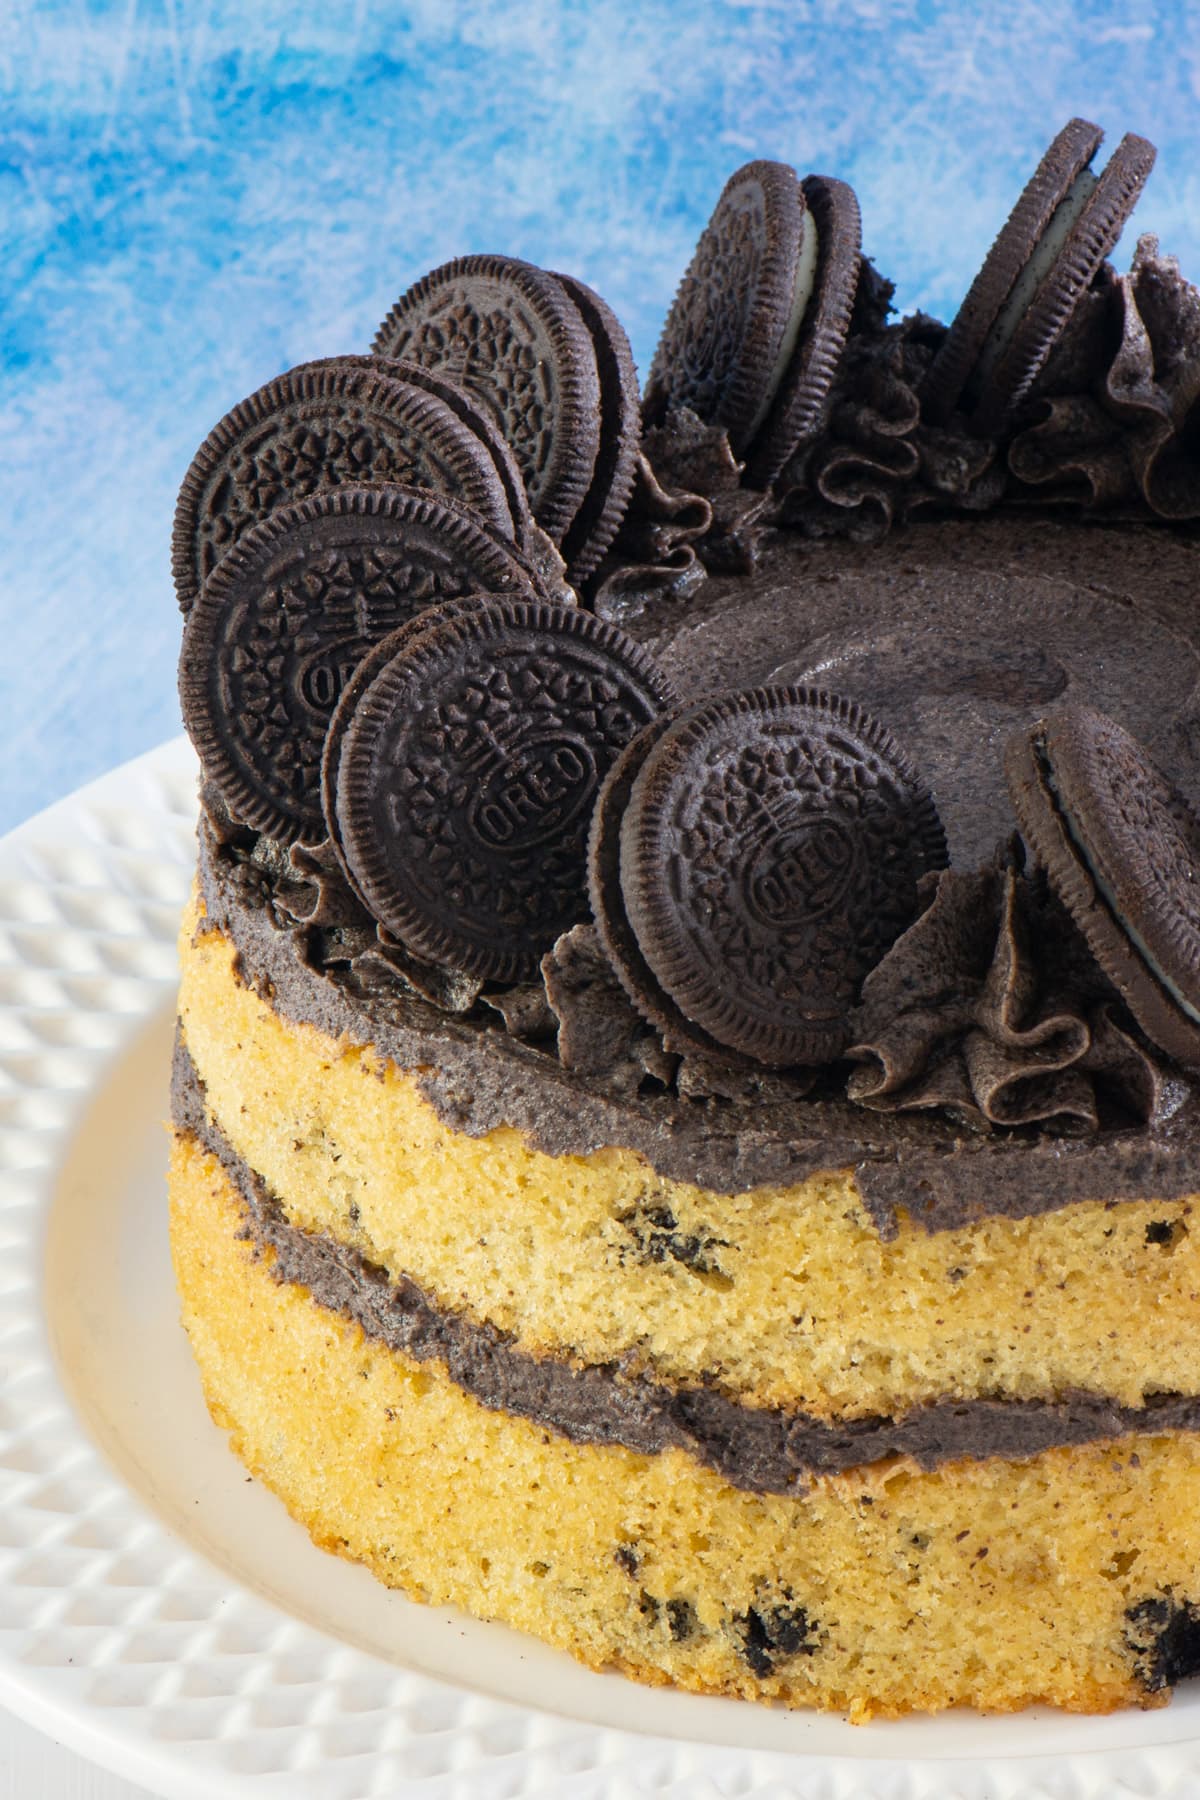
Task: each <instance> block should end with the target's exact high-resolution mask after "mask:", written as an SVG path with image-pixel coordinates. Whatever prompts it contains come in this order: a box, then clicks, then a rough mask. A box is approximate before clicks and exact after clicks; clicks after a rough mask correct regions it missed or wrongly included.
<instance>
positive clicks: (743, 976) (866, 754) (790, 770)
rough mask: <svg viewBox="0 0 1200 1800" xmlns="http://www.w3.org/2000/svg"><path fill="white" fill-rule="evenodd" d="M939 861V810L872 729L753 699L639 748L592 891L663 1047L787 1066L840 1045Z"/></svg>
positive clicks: (599, 853)
mask: <svg viewBox="0 0 1200 1800" xmlns="http://www.w3.org/2000/svg"><path fill="white" fill-rule="evenodd" d="M945 862H946V846H945V838H944V835H943V833H942V828H941V824H940V821H939V820H938V816H937V811H936V808H935V806H934V804H933V800H932V798H931V797H930V795H929V793H928V792H927V791H926V789H925V787H924V785H923V784H922V782H921V781H920V778H919V777H918V775H917V774H916V771H915V770H914V769H913V767H912V765H911V764H910V763H909V762H908V759H907V758H906V757H905V756H904V754H903V753H902V751H901V750H900V749H899V748H898V746H897V745H896V743H895V741H894V740H893V738H892V736H891V734H890V733H889V732H888V731H887V730H886V729H885V728H884V727H883V726H882V725H880V724H879V723H878V722H877V721H876V720H874V719H872V718H870V717H869V715H867V714H866V713H865V712H864V711H863V710H862V708H861V707H859V706H858V705H857V704H856V703H855V702H853V701H849V700H843V699H839V698H838V697H836V696H834V695H830V694H826V693H823V692H821V691H820V690H817V689H813V688H757V689H751V690H748V691H745V692H742V693H734V694H728V695H718V696H716V697H714V698H712V699H709V700H704V701H701V702H699V703H698V704H695V705H692V706H689V707H687V708H685V709H683V710H682V711H680V712H678V713H676V714H675V715H674V716H673V717H672V718H671V719H670V720H668V721H666V722H665V723H663V722H661V721H660V722H659V724H657V725H656V726H654V727H652V728H651V729H650V730H649V731H647V732H645V733H643V735H642V736H641V737H640V738H639V739H638V740H637V742H636V744H635V745H633V746H631V748H630V750H629V751H628V752H627V753H626V755H625V757H624V758H622V760H621V762H620V763H619V764H618V765H617V767H616V768H615V769H614V771H613V773H612V775H611V776H610V779H609V784H608V785H607V786H606V788H605V790H604V792H603V794H602V797H601V801H600V804H599V807H598V808H597V815H596V823H595V825H594V828H593V833H592V841H591V849H590V858H589V879H590V882H591V892H592V904H593V911H594V912H595V914H596V918H597V924H598V928H599V931H600V935H601V939H602V941H603V943H604V944H605V948H606V950H607V952H608V954H609V956H610V957H611V959H612V962H613V966H614V968H615V970H616V972H617V974H618V977H619V978H620V980H621V982H622V984H623V985H624V986H625V987H626V989H627V991H628V993H629V995H630V998H631V999H632V1000H633V1002H634V1004H635V1005H636V1006H637V1007H638V1008H639V1010H641V1011H642V1012H643V1013H644V1015H645V1016H646V1017H647V1018H649V1019H650V1020H651V1022H652V1023H654V1024H656V1025H657V1026H659V1028H660V1029H661V1030H662V1031H663V1032H664V1035H665V1040H666V1042H667V1043H668V1045H669V1046H670V1047H671V1048H673V1049H687V1048H694V1049H708V1050H710V1051H711V1048H712V1046H713V1045H714V1044H715V1045H716V1046H719V1047H721V1049H723V1050H724V1052H726V1053H728V1052H733V1054H734V1055H735V1057H737V1058H739V1059H748V1060H752V1061H755V1062H760V1063H765V1064H768V1065H770V1066H773V1067H787V1066H789V1065H808V1064H817V1063H822V1062H828V1061H831V1060H832V1059H834V1058H835V1057H837V1056H838V1055H839V1054H840V1052H841V1051H842V1050H843V1049H844V1048H845V1046H846V1044H847V1042H848V1041H849V1039H848V1033H849V1029H850V1027H849V1011H850V1008H851V1007H852V1006H853V1005H854V1004H855V1002H856V1000H857V998H858V991H859V987H860V985H861V983H862V980H863V977H864V976H865V975H866V974H867V973H868V972H869V971H870V970H871V969H872V968H873V967H874V966H875V964H876V963H877V962H878V961H879V960H880V958H881V957H882V956H883V955H884V953H885V952H886V951H887V950H888V949H889V948H890V946H891V945H892V943H893V942H894V941H895V939H896V938H897V937H899V935H900V933H901V932H902V931H904V930H905V929H906V928H907V926H908V925H909V924H911V922H912V920H913V918H914V917H915V915H916V911H917V905H918V900H917V883H918V881H919V880H920V878H921V876H922V875H924V874H925V873H927V872H928V871H929V870H930V869H937V868H942V867H944V866H945Z"/></svg>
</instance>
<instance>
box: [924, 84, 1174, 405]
mask: <svg viewBox="0 0 1200 1800" xmlns="http://www.w3.org/2000/svg"><path fill="white" fill-rule="evenodd" d="M1103 135H1104V134H1103V132H1102V131H1101V130H1100V128H1099V127H1098V126H1096V125H1092V124H1090V123H1089V122H1088V121H1087V120H1086V119H1072V120H1071V121H1070V123H1069V124H1067V125H1066V126H1064V128H1063V130H1062V131H1060V132H1059V133H1058V136H1057V137H1056V138H1055V139H1054V141H1053V143H1052V144H1051V145H1050V148H1049V149H1048V150H1047V152H1046V154H1045V156H1043V158H1042V160H1041V162H1040V163H1039V164H1038V167H1037V169H1036V170H1035V171H1034V174H1033V176H1032V178H1031V179H1030V181H1029V182H1028V183H1027V185H1026V187H1025V189H1024V191H1023V192H1022V194H1021V197H1020V199H1019V200H1018V202H1017V204H1016V206H1015V207H1014V208H1013V211H1012V213H1011V214H1010V215H1009V218H1008V220H1007V221H1006V223H1005V225H1004V227H1003V229H1002V230H1001V232H1000V234H999V236H998V237H997V239H996V241H995V243H994V244H993V245H992V248H991V250H990V251H989V253H988V256H987V258H986V260H985V262H984V264H983V267H982V268H981V269H980V271H979V274H978V275H977V276H976V277H975V280H974V282H973V283H972V284H971V288H970V290H969V292H968V294H967V297H966V300H965V301H964V302H963V304H962V306H961V307H960V309H959V312H958V314H957V316H956V317H955V319H954V322H953V323H952V325H951V326H950V329H949V331H948V332H947V334H946V337H945V339H944V340H943V343H942V345H941V347H940V349H939V351H938V354H937V356H936V357H935V358H934V360H933V362H932V364H931V365H930V368H929V371H928V374H927V375H926V378H925V382H924V384H923V388H922V395H921V399H922V407H923V410H924V412H925V416H926V417H927V418H928V419H929V420H930V421H931V422H933V423H935V424H942V423H945V421H946V420H947V419H948V418H949V417H950V415H951V413H952V412H953V411H954V410H955V409H956V408H957V409H958V410H960V411H962V412H964V413H966V414H967V415H968V416H969V418H970V420H971V422H972V424H973V426H974V427H975V428H976V429H977V430H979V431H981V432H984V433H988V432H992V431H997V430H999V429H1000V428H1001V426H1002V425H1003V424H1004V421H1005V419H1006V418H1007V417H1008V415H1009V414H1010V413H1011V412H1012V411H1013V410H1014V409H1015V408H1016V407H1017V406H1018V405H1019V404H1020V402H1021V401H1022V400H1023V399H1024V398H1025V396H1026V394H1027V393H1028V392H1029V390H1030V388H1031V387H1032V386H1033V383H1034V381H1035V380H1036V379H1037V376H1038V375H1039V373H1040V372H1041V370H1042V368H1043V367H1044V365H1045V363H1046V360H1047V358H1048V357H1049V355H1050V352H1051V351H1052V350H1053V348H1054V346H1055V344H1056V343H1057V342H1058V339H1059V337H1060V336H1061V335H1062V332H1063V330H1064V328H1065V327H1066V325H1067V323H1068V321H1069V320H1070V318H1071V315H1072V313H1073V312H1074V310H1075V307H1076V306H1077V304H1078V302H1079V301H1080V299H1081V298H1082V296H1083V295H1084V293H1086V291H1087V289H1088V288H1089V286H1090V285H1091V283H1092V281H1093V280H1094V279H1095V276H1096V275H1097V273H1098V271H1099V269H1100V265H1101V264H1102V262H1103V261H1104V259H1105V257H1106V256H1107V255H1108V253H1109V252H1110V250H1111V249H1112V248H1113V246H1114V244H1115V243H1116V241H1117V239H1118V237H1119V236H1120V235H1121V228H1122V226H1123V225H1124V223H1125V220H1126V219H1127V218H1128V216H1129V214H1130V212H1131V211H1132V210H1133V207H1134V204H1135V203H1136V201H1137V197H1138V195H1139V194H1140V193H1141V190H1142V188H1143V187H1144V185H1145V183H1146V180H1147V178H1148V176H1149V174H1150V171H1151V169H1152V168H1153V167H1154V159H1155V150H1154V146H1153V145H1152V144H1150V143H1148V142H1147V140H1146V139H1145V138H1141V137H1136V136H1134V135H1133V134H1132V133H1130V134H1127V135H1126V136H1125V137H1123V138H1122V139H1121V142H1120V143H1119V144H1118V146H1117V149H1116V151H1115V152H1114V154H1113V156H1112V158H1111V160H1110V161H1109V163H1108V164H1107V166H1106V167H1105V169H1104V170H1103V171H1102V173H1101V174H1099V175H1096V174H1094V173H1093V171H1092V169H1091V160H1092V157H1093V156H1094V155H1095V153H1096V150H1097V149H1098V147H1099V145H1100V141H1101V139H1102V137H1103Z"/></svg>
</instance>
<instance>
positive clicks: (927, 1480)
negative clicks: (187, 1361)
mask: <svg viewBox="0 0 1200 1800" xmlns="http://www.w3.org/2000/svg"><path fill="white" fill-rule="evenodd" d="M171 1199H172V1247H173V1254H174V1258H175V1266H176V1270H177V1274H178V1278H179V1283H180V1292H181V1296H182V1303H183V1318H184V1323H185V1326H186V1327H187V1330H188V1333H189V1336H190V1339H191V1343H192V1348H193V1351H194V1353H195V1355H196V1359H197V1362H198V1364H199V1366H200V1370H201V1374H202V1378H203V1381H204V1385H205V1392H206V1396H207V1398H208V1402H209V1406H210V1409H211V1410H212V1411H213V1414H214V1417H215V1418H216V1419H217V1420H218V1422H219V1423H221V1424H222V1425H224V1426H225V1427H226V1428H227V1429H228V1430H230V1432H231V1434H232V1440H233V1443H234V1445H235V1447H236V1449H237V1451H238V1454H239V1455H240V1456H241V1457H242V1459H243V1460H244V1461H245V1462H246V1464H247V1465H248V1466H249V1467H250V1468H251V1470H252V1471H253V1472H254V1473H256V1474H257V1475H259V1476H260V1478H261V1479H263V1480H264V1481H266V1482H267V1484H268V1485H269V1486H270V1487H272V1488H273V1489H274V1490H275V1492H276V1493H278V1494H279V1495H280V1497H281V1498H282V1499H283V1500H284V1501H285V1503H286V1504H287V1505H288V1507H289V1509H290V1510H291V1511H292V1512H293V1513H294V1514H295V1516H296V1517H297V1518H299V1519H300V1520H301V1521H302V1523H303V1524H304V1525H305V1526H306V1527H307V1529H308V1530H309V1531H310V1532H311V1534H312V1535H313V1537H314V1538H315V1540H316V1541H317V1542H318V1543H319V1544H321V1545H322V1546H324V1547H325V1548H328V1549H331V1550H333V1551H335V1552H337V1553H338V1554H341V1555H344V1556H349V1557H351V1558H353V1559H354V1560H356V1561H362V1562H365V1563H366V1564H367V1566H368V1567H369V1568H371V1570H372V1572H373V1573H375V1574H376V1575H377V1576H378V1577H379V1578H380V1579H381V1580H383V1581H384V1582H386V1583H387V1584H388V1585H390V1586H393V1587H399V1588H402V1589H403V1590H404V1591H406V1592H408V1593H409V1594H411V1595H412V1596H413V1597H414V1598H418V1599H421V1600H425V1601H427V1602H430V1603H433V1604H439V1605H445V1604H452V1605H460V1606H464V1607H466V1608H467V1609H468V1610H469V1611H471V1612H474V1613H476V1614H478V1615H479V1616H481V1617H484V1618H491V1619H497V1620H500V1621H502V1622H505V1623H508V1624H512V1625H515V1626H517V1627H518V1628H519V1629H522V1630H527V1631H531V1632H534V1633H535V1634H536V1635H538V1636H540V1637H542V1638H544V1639H546V1640H547V1641H548V1642H550V1643H552V1644H554V1645H556V1646H558V1647H560V1648H562V1649H566V1650H569V1651H571V1652H572V1653H573V1654H574V1655H576V1656H578V1657H580V1658H581V1659H582V1660H583V1661H585V1662H587V1663H590V1664H591V1665H592V1666H593V1667H597V1668H612V1667H615V1668H618V1669H621V1670H623V1671H625V1672H626V1673H629V1674H633V1675H635V1676H637V1677H638V1678H639V1679H641V1680H648V1681H664V1680H666V1681H674V1682H677V1683H679V1684H680V1685H683V1686H686V1687H691V1688H695V1689H698V1690H701V1691H707V1692H713V1693H726V1694H733V1695H738V1696H741V1697H743V1698H749V1699H757V1700H779V1701H784V1702H786V1703H788V1704H791V1705H800V1706H823V1707H829V1708H833V1709H836V1710H844V1711H848V1712H849V1714H850V1716H851V1717H852V1718H854V1719H856V1720H865V1719H868V1718H871V1717H873V1716H892V1715H898V1714H901V1713H905V1712H909V1711H911V1710H914V1709H921V1710H927V1711H936V1710H938V1709H939V1708H942V1707H945V1706H951V1705H956V1704H969V1705H975V1706H981V1707H986V1708H989V1709H996V1710H1008V1709H1015V1708H1017V1707H1021V1706H1025V1705H1029V1704H1033V1703H1035V1702H1046V1703H1049V1704H1052V1705H1057V1706H1061V1707H1065V1708H1068V1709H1071V1710H1079V1711H1088V1712H1099V1711H1106V1710H1109V1709H1111V1708H1113V1707H1116V1706H1121V1705H1128V1704H1141V1705H1154V1704H1160V1703H1161V1702H1162V1701H1163V1700H1164V1699H1165V1698H1166V1697H1167V1695H1168V1692H1169V1683H1170V1682H1171V1681H1173V1680H1174V1679H1175V1678H1176V1677H1177V1675H1178V1674H1180V1673H1182V1672H1185V1671H1186V1668H1187V1666H1188V1664H1187V1663H1186V1662H1183V1663H1182V1665H1181V1659H1180V1655H1179V1652H1180V1649H1181V1647H1183V1646H1185V1641H1186V1643H1192V1642H1194V1640H1195V1638H1196V1636H1197V1629H1198V1628H1197V1624H1196V1617H1197V1615H1196V1612H1195V1610H1194V1609H1193V1607H1192V1605H1191V1603H1190V1602H1189V1600H1188V1599H1187V1596H1188V1594H1189V1592H1190V1587H1189V1584H1190V1583H1191V1582H1192V1581H1193V1578H1194V1571H1195V1568H1196V1565H1197V1559H1198V1557H1200V1536H1198V1535H1197V1534H1198V1533H1200V1526H1198V1525H1196V1524H1195V1523H1194V1519H1195V1514H1194V1508H1192V1506H1191V1498H1190V1497H1191V1494H1192V1493H1193V1491H1194V1488H1195V1484H1196V1481H1197V1477H1198V1474H1200V1469H1198V1466H1197V1458H1198V1457H1200V1449H1198V1443H1200V1440H1198V1439H1197V1437H1196V1435H1195V1434H1193V1433H1186V1434H1182V1435H1176V1436H1171V1435H1168V1436H1159V1435H1149V1436H1141V1435H1138V1436H1134V1437H1130V1438H1129V1439H1127V1440H1125V1441H1124V1442H1122V1443H1121V1445H1120V1446H1119V1447H1116V1446H1114V1445H1112V1444H1101V1445H1098V1446H1092V1447H1084V1448H1077V1449H1069V1450H1061V1449H1060V1450H1048V1451H1045V1452H1043V1453H1042V1454H1040V1455H1038V1456H1036V1457H1032V1458H1029V1459H1023V1460H1020V1461H1009V1460H1006V1459H1002V1458H994V1457H993V1458H989V1459H987V1460H985V1461H982V1462H966V1463H950V1464H947V1465H946V1466H944V1467H943V1468H942V1469H940V1470H938V1471H936V1472H933V1473H922V1472H920V1471H919V1470H917V1469H916V1468H915V1467H914V1466H912V1465H911V1464H909V1463H907V1462H905V1461H904V1460H902V1459H901V1460H895V1459H889V1460H886V1461H883V1462H875V1463H873V1464H871V1465H870V1466H869V1467H863V1468H856V1469H855V1470H853V1472H852V1473H849V1474H846V1475H844V1476H840V1477H832V1476H826V1477H820V1478H817V1479H815V1480H814V1481H813V1482H812V1483H811V1484H810V1485H809V1487H808V1488H807V1491H806V1492H804V1493H803V1494H801V1495H798V1496H794V1497H785V1496H778V1495H755V1494H751V1493H747V1492H745V1491H743V1490H741V1489H738V1488H735V1487H732V1486H730V1485H729V1484H728V1483H727V1482H725V1481H723V1480H722V1479H721V1478H720V1477H719V1476H717V1475H715V1474H713V1473H712V1472H711V1471H708V1470H706V1469H704V1468H703V1467H701V1466H699V1465H698V1464H697V1463H696V1462H695V1461H694V1460H693V1459H692V1458H690V1457H689V1456H688V1455H687V1454H686V1453H685V1452H683V1451H680V1450H677V1449H671V1450H666V1451H664V1452H662V1453H661V1454H658V1455H653V1456H644V1455H637V1454H634V1453H632V1452H630V1451H628V1450H625V1449H623V1448H621V1447H619V1446H614V1445H580V1444H573V1443H570V1442H568V1441H566V1440H565V1439H564V1438H563V1437H562V1436H561V1435H558V1434H555V1433H552V1432H547V1431H545V1430H544V1429H542V1428H540V1427H539V1426H537V1425H535V1424H533V1423H531V1422H529V1421H527V1420H525V1419H521V1418H516V1417H513V1416H511V1415H509V1414H506V1413H505V1412H503V1411H495V1410H490V1409H486V1408H483V1407H481V1406H480V1405H479V1404H478V1403H477V1402H475V1401H473V1400H472V1399H470V1398H469V1397H468V1396H466V1395H464V1394H463V1392H462V1390H461V1389H460V1388H458V1387H457V1386H456V1385H455V1384H454V1383H453V1382H452V1381H451V1380H450V1379H449V1378H448V1377H447V1375H446V1373H445V1371H444V1369H443V1368H441V1367H439V1366H438V1365H437V1364H436V1363H433V1364H431V1363H427V1362H417V1361H415V1360H413V1359H412V1358H410V1357H408V1356H406V1355H404V1354H403V1353H401V1352H397V1351H394V1350H389V1349H387V1348H385V1347H383V1346H381V1345H380V1344H378V1343H373V1342H371V1341H370V1340H369V1339H366V1338H364V1336H363V1334H362V1332H361V1331H360V1329H359V1328H358V1327H357V1326H356V1325H352V1324H348V1323H347V1322H345V1321H344V1320H343V1319H341V1318H339V1316H338V1315H337V1314H335V1313H332V1312H330V1311H329V1310H328V1309H326V1308H324V1307H323V1306H321V1305H320V1304H318V1303H316V1302H314V1301H313V1299H312V1298H311V1296H310V1294H309V1292H308V1290H307V1289H306V1288H304V1287H302V1286H298V1285H296V1284H295V1283H289V1282H280V1281H277V1280H275V1279H273V1278H272V1267H271V1256H270V1253H269V1252H268V1253H266V1254H264V1255H261V1256H257V1255H256V1252H255V1249H254V1247H253V1244H252V1243H251V1242H248V1241H247V1240H246V1237H245V1220H244V1212H243V1209H242V1207H241V1205H240V1204H239V1198H238V1195H237V1193H236V1190H235V1189H234V1188H233V1187H232V1185H231V1184H230V1182H229V1179H228V1177H227V1176H226V1175H225V1174H224V1172H223V1171H222V1169H221V1166H220V1164H219V1163H218V1162H217V1161H216V1159H215V1158H213V1157H211V1156H210V1155H208V1154H206V1153H205V1152H204V1151H203V1150H202V1149H201V1147H200V1146H199V1145H198V1143H197V1142H196V1140H195V1139H194V1138H193V1137H190V1136H188V1135H187V1134H186V1133H181V1134H180V1135H179V1137H178V1139H177V1144H176V1148H175V1151H174V1154H173V1160H172V1172H171ZM548 1521H552V1525H551V1526H550V1529H548V1528H547V1527H548Z"/></svg>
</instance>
